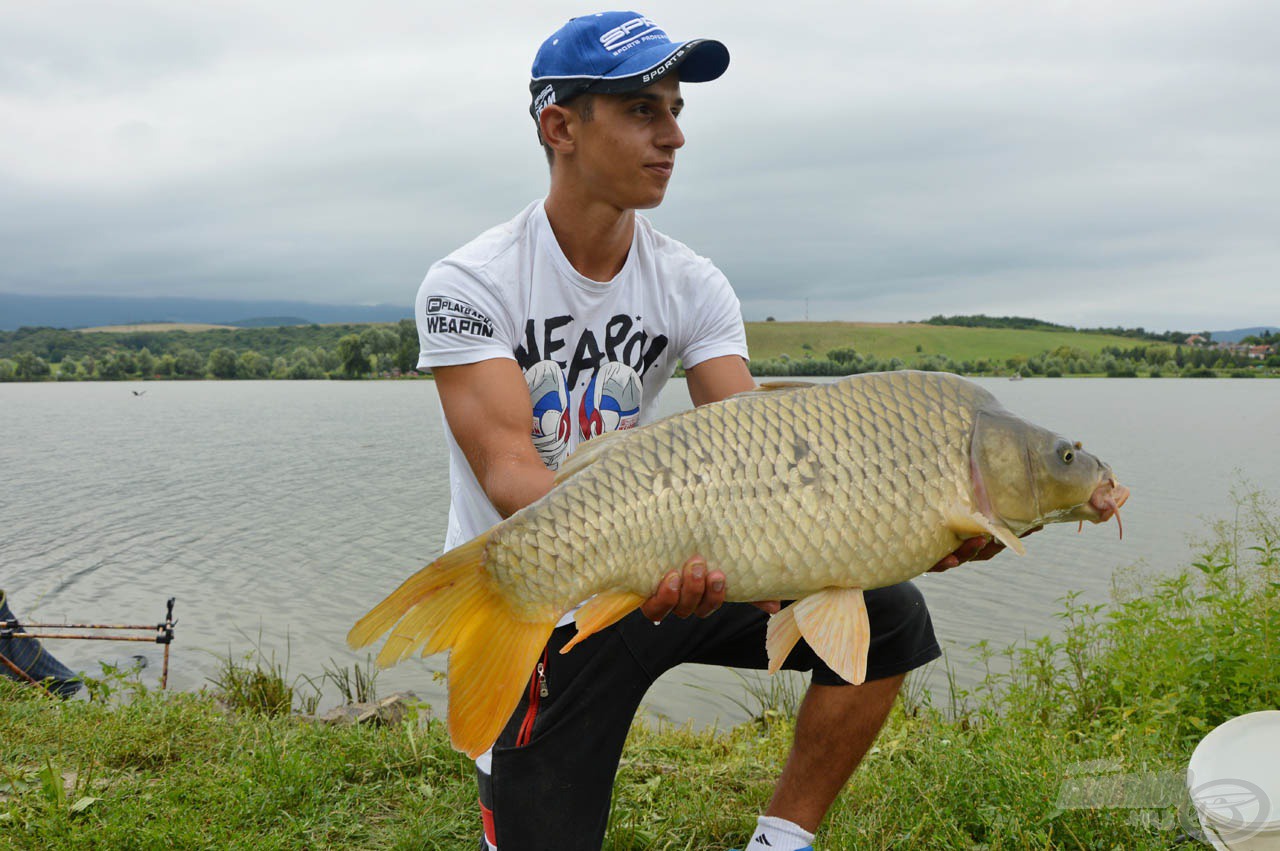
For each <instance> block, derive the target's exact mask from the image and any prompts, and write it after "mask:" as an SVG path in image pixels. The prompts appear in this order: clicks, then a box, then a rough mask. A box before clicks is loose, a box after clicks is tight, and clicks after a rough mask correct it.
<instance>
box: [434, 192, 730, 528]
mask: <svg viewBox="0 0 1280 851" xmlns="http://www.w3.org/2000/svg"><path fill="white" fill-rule="evenodd" d="M414 316H415V317H416V319H417V322H418V340H419V343H420V345H421V352H420V354H419V357H418V366H419V368H427V367H437V366H455V365H457V364H465V363H475V362H476V361H482V360H488V359H490V358H510V359H512V360H514V361H516V362H517V363H518V364H519V365H520V368H521V369H522V370H524V376H525V380H526V381H527V382H528V385H529V395H530V398H531V400H532V402H533V422H532V423H531V430H530V433H531V436H532V438H533V444H534V446H535V447H536V448H537V450H538V452H539V454H540V455H541V456H542V460H543V462H544V463H545V464H546V465H547V467H549V468H550V469H552V470H555V469H558V468H559V466H560V465H561V463H563V461H564V459H565V457H566V456H568V454H569V453H570V452H572V451H573V449H574V448H575V447H576V446H577V445H578V444H579V443H581V442H582V441H583V440H588V439H590V438H592V437H594V436H596V435H598V434H601V433H603V432H606V431H613V430H614V429H624V428H634V427H635V426H637V425H643V424H645V423H647V422H650V421H652V420H653V419H654V418H655V412H656V411H657V401H658V394H659V392H661V390H662V388H663V386H664V385H665V384H666V383H667V379H669V378H670V377H671V373H672V372H673V371H674V370H675V367H676V362H677V361H680V362H681V363H683V365H684V366H685V367H686V368H688V367H692V366H695V365H697V364H698V363H700V362H702V361H704V360H707V359H709V358H714V357H721V356H723V355H739V356H741V357H744V358H745V357H746V356H747V341H746V333H745V331H744V329H743V325H742V310H741V306H740V305H739V303H738V298H737V296H735V295H734V293H733V290H732V288H731V287H730V286H729V282H728V280H726V279H725V276H724V275H723V274H722V273H721V272H720V270H719V269H717V268H716V267H715V266H714V265H713V264H712V263H711V261H710V260H708V259H707V258H705V257H700V256H698V255H697V254H695V253H693V251H691V250H690V249H689V248H688V247H686V246H684V245H682V244H681V243H679V242H676V241H675V240H673V239H670V238H668V237H666V236H664V235H662V234H660V233H658V232H657V231H656V230H654V229H653V227H652V226H651V225H650V224H649V222H648V221H647V220H645V219H644V218H643V217H641V216H636V226H635V236H634V237H633V239H632V242H631V250H630V251H629V252H628V254H627V260H626V263H625V264H624V265H623V267H622V271H620V272H618V274H617V276H616V277H615V278H614V279H613V280H612V281H608V282H607V283H601V282H599V281H593V280H591V279H589V278H586V277H583V276H582V275H581V274H579V273H578V272H577V270H575V269H574V268H573V266H572V265H571V264H570V263H569V261H568V259H567V258H566V257H565V256H564V252H563V251H561V250H560V244H559V243H558V242H557V241H556V237H555V233H554V232H553V231H552V230H551V225H550V223H549V222H548V221H547V214H546V210H545V209H544V208H543V203H542V201H535V202H534V203H532V204H530V205H529V206H528V207H526V208H525V209H524V210H523V211H521V212H520V214H519V215H518V216H516V217H515V218H514V219H512V220H511V221H509V222H507V223H506V224H503V225H499V226H498V227H496V228H493V229H491V230H488V231H486V232H484V233H482V234H481V235H480V236H479V237H477V238H476V239H474V240H472V241H471V242H469V243H467V244H466V245H464V246H463V247H462V248H459V249H458V250H457V251H455V252H453V253H452V254H450V255H449V256H448V257H446V258H444V259H443V260H441V261H440V262H438V263H436V264H435V265H434V266H432V267H431V269H430V271H428V272H427V277H426V278H425V279H424V280H423V282H422V286H421V287H419V288H418V298H417V303H416V304H415V306H414ZM444 431H445V439H446V440H447V441H448V444H449V480H450V483H451V484H450V488H451V494H450V497H451V499H450V507H449V530H448V533H447V535H446V537H445V549H446V550H448V549H452V548H453V547H456V546H458V545H459V544H462V543H465V542H467V541H469V540H471V539H472V538H474V537H475V536H476V535H479V534H480V533H482V532H484V531H485V530H487V529H488V528H489V527H490V526H492V525H493V524H495V523H497V522H498V521H499V520H501V519H502V517H501V515H499V514H498V511H497V509H495V508H494V507H493V504H492V503H491V502H489V498H488V497H487V496H486V495H485V493H484V490H483V489H481V487H480V483H479V482H478V481H477V480H476V477H475V474H474V473H472V471H471V466H470V465H469V464H468V463H467V459H466V456H465V455H463V454H462V450H461V449H459V448H458V442H457V441H456V440H454V437H453V432H451V431H450V430H449V423H448V420H445V423H444Z"/></svg>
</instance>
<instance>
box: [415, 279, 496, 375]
mask: <svg viewBox="0 0 1280 851" xmlns="http://www.w3.org/2000/svg"><path fill="white" fill-rule="evenodd" d="M413 314H414V318H415V319H416V320H417V323H418V348H419V351H418V368H419V369H427V368H430V367H436V366H456V365H458V364H464V363H475V362H477V361H482V360H489V359H491V358H508V359H511V360H514V359H515V355H514V352H515V346H514V344H513V342H512V340H513V332H512V329H511V320H510V317H509V316H508V312H507V310H506V308H505V307H504V306H503V300H502V298H501V297H500V295H499V293H498V292H497V291H496V288H495V287H493V286H492V285H491V284H490V283H489V282H488V281H486V280H484V279H482V278H480V277H478V276H476V275H475V274H473V273H472V272H471V271H469V270H467V269H464V268H461V267H460V266H458V265H456V264H454V263H451V262H449V261H441V262H440V263H437V264H435V265H434V266H432V267H431V270H430V271H429V272H427V277H426V278H425V279H424V280H423V281H422V286H421V287H419V288H418V298H417V300H416V302H415V304H414V309H413Z"/></svg>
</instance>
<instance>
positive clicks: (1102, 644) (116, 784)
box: [0, 497, 1280, 851]
mask: <svg viewBox="0 0 1280 851" xmlns="http://www.w3.org/2000/svg"><path fill="white" fill-rule="evenodd" d="M1117 587H1118V588H1121V589H1127V590H1121V591H1118V592H1117V597H1116V599H1115V601H1114V602H1113V603H1112V604H1111V605H1110V606H1107V607H1102V606H1094V605H1085V604H1083V603H1082V602H1080V601H1079V600H1078V599H1077V598H1074V597H1070V596H1069V597H1067V598H1065V599H1064V601H1063V608H1062V613H1061V618H1062V629H1061V630H1060V631H1059V633H1060V634H1061V636H1062V637H1061V638H1059V639H1051V638H1041V639H1037V640H1032V641H1028V642H1026V643H1024V644H1022V645H1019V646H1015V647H1009V648H1005V649H1002V650H989V651H988V652H987V654H986V658H987V660H988V663H989V670H988V675H987V677H986V679H985V680H984V681H983V682H982V683H981V684H980V685H979V686H978V687H976V688H974V689H973V690H971V691H968V692H958V693H956V694H955V695H954V696H953V697H952V698H951V699H950V700H949V701H947V705H946V706H945V707H942V706H936V705H933V703H932V702H931V700H930V696H929V695H928V694H927V693H925V692H922V691H921V690H919V689H915V688H912V689H908V690H907V692H906V694H907V697H906V698H904V699H903V700H900V701H899V705H898V706H897V707H896V708H895V711H894V712H893V714H892V715H891V717H890V720H889V722H888V724H887V725H886V727H885V729H884V730H883V731H882V732H881V735H880V737H879V739H878V740H877V742H876V745H875V747H874V748H873V749H872V751H871V753H870V754H869V755H868V757H867V759H866V761H865V762H864V764H863V766H862V767H861V768H860V769H859V770H858V772H857V773H856V774H855V775H854V779H853V781H852V782H851V783H850V785H849V787H848V788H847V789H846V791H845V792H844V794H842V795H841V796H840V798H839V799H838V800H837V802H836V805H835V807H834V808H833V809H832V811H831V813H830V814H829V817H828V819H827V821H826V822H825V823H824V825H823V828H822V830H821V832H820V833H819V837H818V844H817V847H819V848H822V849H926V848H927V849H953V848H954V849H961V848H963V849H1005V848H1008V849H1027V848H1080V849H1112V848H1115V849H1151V850H1152V851H1154V849H1165V848H1169V847H1171V846H1173V845H1175V844H1176V843H1177V842H1178V841H1179V838H1180V836H1181V835H1182V834H1183V832H1184V830H1185V828H1186V825H1187V824H1188V823H1189V822H1188V821H1187V819H1186V815H1187V812H1188V811H1187V809H1186V805H1187V799H1186V796H1185V794H1184V793H1180V792H1179V784H1180V783H1181V778H1182V776H1183V772H1184V771H1185V766H1186V763H1187V760H1188V758H1189V756H1190V754H1191V751H1192V750H1193V748H1194V747H1195V744H1196V742H1197V741H1198V740H1199V739H1200V738H1201V737H1202V736H1203V735H1204V734H1205V732H1207V731H1208V730H1210V729H1212V728H1213V727H1214V726H1216V725H1217V724H1220V723H1222V722H1223V721H1225V720H1227V719H1228V718H1231V717H1233V716H1235V715H1238V714H1242V713H1245V712H1249V711H1253V710H1257V709H1268V708H1274V707H1276V706H1277V705H1280V682H1278V681H1277V678H1276V676H1275V672H1276V670H1277V667H1278V666H1280V658H1278V655H1277V654H1278V653H1280V649H1278V648H1280V515H1278V514H1277V513H1276V511H1275V509H1274V507H1273V506H1270V505H1269V504H1268V503H1266V502H1265V501H1263V500H1261V499H1260V498H1258V497H1250V498H1248V499H1245V500H1244V501H1242V503H1241V508H1240V512H1239V514H1238V516H1237V517H1236V518H1233V519H1232V521H1231V522H1227V523H1223V524H1221V525H1220V527H1219V528H1218V530H1217V532H1216V534H1215V536H1214V537H1213V539H1212V540H1211V541H1209V542H1207V543H1206V544H1204V545H1203V546H1201V547H1200V548H1199V549H1198V550H1197V551H1196V553H1195V554H1194V555H1193V556H1192V557H1191V558H1190V559H1189V563H1188V564H1187V565H1186V566H1185V568H1184V570H1183V571H1182V572H1180V573H1177V574H1175V575H1173V576H1171V577H1164V578H1153V577H1147V576H1141V575H1139V574H1136V573H1125V574H1123V575H1121V576H1120V577H1118V581H1117ZM266 667H267V671H268V673H270V672H271V671H272V670H275V666H274V665H273V664H271V663H270V662H269V661H268V662H267V664H266ZM115 691H116V693H117V694H123V693H124V692H125V691H128V689H125V688H123V687H118V688H116V689H115ZM132 692H133V693H132V697H131V699H129V700H127V701H126V702H118V701H116V702H111V701H105V702H104V701H102V700H97V701H94V702H84V701H73V702H68V703H62V702H58V701H56V700H52V699H49V698H46V697H42V696H40V695H39V694H38V693H37V692H35V691H34V690H30V689H27V688H25V687H22V686H18V685H16V684H9V683H8V682H7V681H5V680H0V848H3V849H10V848H13V849H45V848H77V849H79V848H87V849H95V848H100V849H114V848H171V847H176V848H246V849H248V848H254V849H258V848H265V849H295V848H296V849H304V848H306V849H309V848H326V847H332V848H404V849H409V848H418V849H421V848H426V849H469V848H471V847H473V845H474V843H475V842H476V839H477V837H478V830H479V827H478V819H477V817H476V814H475V788H474V780H473V774H472V771H473V769H472V766H471V763H470V761H469V760H467V759H466V758H465V757H463V756H461V755H460V754H457V753H455V752H454V751H453V750H451V749H450V747H449V746H448V740H447V736H446V732H445V730H444V728H443V724H442V723H441V722H440V721H439V720H435V719H433V718H432V717H431V716H430V713H429V712H428V711H425V710H423V711H421V712H418V713H417V714H416V715H413V716H411V717H410V718H409V719H407V720H406V721H405V722H403V723H401V724H399V725H396V726H391V727H384V728H369V727H347V728H331V727H321V726H317V725H315V724H313V723H311V722H307V721H304V720H301V719H299V718H298V717H296V716H288V715H276V716H273V715H265V714H262V713H261V712H243V713H237V712H229V711H227V710H224V709H222V708H221V707H222V706H223V705H224V704H222V703H220V702H219V701H218V700H217V699H215V696H214V695H213V694H211V693H199V694H190V693H188V694H161V693H156V692H154V691H152V692H147V691H145V690H139V689H133V690H132ZM794 697H795V695H794V693H792V692H791V691H789V690H788V689H786V688H779V689H769V688H761V689H759V690H758V691H757V692H756V694H755V699H756V700H757V701H759V704H760V712H759V717H758V719H757V720H756V721H753V722H750V723H747V724H743V725H741V726H739V727H737V728H735V729H733V730H730V731H728V732H718V733H717V732H694V731H691V730H689V729H685V728H673V727H669V726H662V727H658V728H654V727H649V726H644V725H637V726H636V728H635V729H634V730H633V733H632V735H631V737H630V739H629V741H628V744H627V748H626V751H625V754H624V759H623V763H622V766H621V768H620V771H619V775H618V781H617V784H616V786H615V792H614V807H613V813H612V816H611V822H610V826H609V833H608V838H607V840H606V843H605V847H606V848H608V849H611V851H622V849H686V851H693V850H694V849H698V851H708V849H710V850H711V851H723V849H726V848H732V847H738V848H740V847H742V844H743V843H744V842H745V841H746V839H747V838H748V837H749V835H750V831H751V828H752V827H753V825H754V819H755V815H756V813H758V812H760V811H761V809H762V808H763V807H764V805H765V803H766V801H767V800H768V797H769V794H770V791H771V788H772V783H773V778H774V776H775V775H776V773H777V771H778V769H779V767H780V766H781V764H782V761H783V760H784V758H785V755H786V751H787V748H788V746H789V743H790V739H791V733H792V729H793V728H792V721H791V718H790V716H789V715H788V714H787V713H786V712H785V711H778V710H777V707H775V706H772V705H771V704H774V703H777V704H778V705H780V706H781V705H786V704H789V703H793V702H794ZM1093 775H1099V776H1103V779H1104V781H1106V780H1107V779H1108V778H1110V783H1111V786H1110V788H1111V789H1112V790H1113V791H1112V793H1111V794H1110V797H1107V796H1105V795H1104V796H1103V798H1102V799H1095V800H1094V801H1093V805H1091V806H1081V800H1080V799H1079V798H1076V799H1073V798H1071V797H1070V795H1067V796H1066V797H1063V795H1064V790H1066V791H1068V792H1069V791H1070V790H1072V789H1075V788H1077V787H1079V786H1080V783H1081V781H1080V777H1082V776H1083V777H1086V778H1088V777H1090V776H1093ZM1146 778H1156V779H1157V780H1163V781H1164V783H1165V788H1166V790H1172V794H1169V795H1167V796H1165V798H1162V799H1150V800H1145V801H1143V800H1138V801H1137V802H1136V803H1137V804H1139V805H1140V806H1136V805H1135V802H1134V801H1133V800H1125V799H1124V794H1123V793H1124V789H1125V788H1128V789H1129V790H1130V792H1132V791H1133V790H1134V789H1138V790H1139V791H1141V788H1142V787H1141V784H1142V783H1143V782H1144V779H1146ZM1126 783H1128V784H1130V785H1129V786H1128V787H1125V785H1124V784H1126ZM1116 784H1119V785H1118V786H1117V785H1116ZM1134 784H1138V785H1136V786H1135V785H1134ZM1105 785H1106V784H1105V783H1104V786H1105ZM1117 788H1118V789H1119V790H1120V791H1119V792H1116V791H1114V790H1116V789H1117ZM1085 803H1088V802H1087V801H1086V802H1085ZM1191 847H1194V846H1191Z"/></svg>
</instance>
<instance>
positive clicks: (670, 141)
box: [658, 112, 684, 150]
mask: <svg viewBox="0 0 1280 851" xmlns="http://www.w3.org/2000/svg"><path fill="white" fill-rule="evenodd" d="M658 147H660V148H671V149H672V150H675V149H677V148H683V147H684V133H682V132H680V124H679V122H678V121H676V117H675V115H674V114H672V113H670V112H668V113H667V115H666V118H665V119H664V120H663V126H662V129H661V131H660V132H659V134H658Z"/></svg>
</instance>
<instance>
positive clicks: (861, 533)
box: [487, 373, 973, 612]
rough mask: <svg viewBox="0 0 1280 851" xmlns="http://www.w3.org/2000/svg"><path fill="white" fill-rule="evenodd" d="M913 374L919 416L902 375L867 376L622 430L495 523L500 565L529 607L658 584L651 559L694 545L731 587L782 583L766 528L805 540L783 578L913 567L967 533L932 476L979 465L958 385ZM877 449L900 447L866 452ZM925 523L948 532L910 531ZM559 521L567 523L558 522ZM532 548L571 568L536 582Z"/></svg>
mask: <svg viewBox="0 0 1280 851" xmlns="http://www.w3.org/2000/svg"><path fill="white" fill-rule="evenodd" d="M892 375H910V374H905V373H894V374H892ZM914 378H915V380H913V381H912V382H911V384H910V386H909V388H907V390H908V391H909V392H915V393H916V395H915V396H914V397H913V398H915V399H917V400H919V401H918V402H917V403H916V405H915V407H916V408H917V409H923V410H924V411H925V412H926V414H927V415H926V416H923V417H922V416H919V414H918V411H917V413H916V415H915V416H911V414H912V412H913V408H912V405H911V404H910V400H904V399H901V398H899V395H900V393H901V390H900V389H899V388H897V387H896V385H895V384H894V383H893V382H882V383H873V382H860V383H855V384H832V385H826V386H819V387H816V388H815V389H813V390H811V391H806V392H803V393H801V392H778V393H772V394H766V395H765V396H763V397H759V398H755V399H751V400H750V401H751V402H752V403H753V404H751V405H744V404H742V402H743V401H745V400H735V401H732V402H729V403H721V404H717V405H709V406H705V407H703V408H700V409H697V410H695V411H692V412H690V413H689V414H688V415H686V416H683V417H677V418H672V419H670V420H666V421H661V422H658V423H656V424H654V425H652V426H649V427H648V428H645V429H640V430H637V431H636V432H634V433H632V434H628V435H621V436H618V437H613V438H611V440H612V441H613V443H614V445H613V446H611V447H610V449H611V451H610V452H609V453H608V456H607V457H605V458H604V459H602V460H601V461H599V462H597V463H595V464H592V465H591V466H590V467H588V468H587V469H585V470H583V471H582V472H580V473H577V474H575V475H574V476H572V477H570V478H569V479H568V480H566V481H565V482H564V483H563V484H562V485H561V486H560V488H559V489H558V490H560V491H563V493H561V494H559V498H557V499H544V500H540V501H539V502H537V503H534V504H533V505H531V506H529V507H528V508H526V509H524V511H523V512H522V514H527V516H528V517H527V520H526V522H525V523H523V524H520V525H519V527H518V528H519V529H520V530H522V531H521V532H520V533H517V534H515V535H513V536H511V540H510V541H508V540H507V538H506V536H503V535H495V537H494V538H493V539H492V540H491V542H490V545H489V550H488V552H487V559H488V562H489V569H490V572H491V574H492V576H493V578H494V579H495V580H496V581H497V582H498V583H499V584H500V585H502V586H504V587H507V588H509V589H510V590H511V591H512V593H513V594H519V595H521V596H522V597H523V598H524V601H525V604H526V605H527V606H528V609H529V611H530V612H532V611H534V610H539V609H543V608H544V607H545V608H546V609H547V610H555V609H558V610H560V611H563V610H565V609H567V608H570V607H572V606H573V605H575V604H577V603H578V602H581V601H582V600H583V599H584V598H586V597H588V596H590V594H591V593H594V592H597V591H599V590H600V589H601V588H613V589H625V590H629V591H633V592H635V593H638V594H644V595H645V596H648V594H650V593H652V591H653V588H654V586H655V585H656V583H657V580H658V579H659V578H661V574H658V575H655V574H654V570H653V565H655V564H658V565H663V566H670V565H677V564H679V563H680V562H681V561H683V560H684V559H685V558H687V557H688V556H689V555H690V554H692V553H693V552H698V553H701V554H702V555H703V556H705V557H706V559H707V561H708V566H709V567H710V568H719V569H721V570H723V571H724V572H725V573H726V575H727V576H728V593H727V597H728V599H730V600H754V599H765V598H767V597H769V596H776V589H777V586H778V584H779V583H778V579H777V577H776V575H775V574H776V573H777V571H778V569H779V567H780V564H779V562H780V560H781V553H779V552H776V551H774V548H772V547H769V548H766V547H761V546H758V545H757V542H759V541H761V540H766V541H770V542H772V541H775V540H788V539H789V540H792V541H793V542H794V543H795V544H798V547H796V548H794V549H793V552H792V553H791V556H792V558H791V559H789V560H788V563H787V564H786V565H785V569H786V571H787V577H786V582H785V585H786V590H797V591H798V590H800V589H809V590H812V589H814V588H822V587H826V586H827V585H833V584H840V585H844V586H857V587H863V588H874V587H880V586H882V585H888V584H892V583H894V582H897V581H901V580H902V579H905V578H909V577H910V576H912V575H915V574H916V573H918V572H919V570H918V563H919V559H920V558H922V557H926V556H928V555H931V554H934V553H937V554H938V557H941V555H945V554H946V553H947V552H950V550H951V549H953V548H954V544H955V542H956V537H955V535H954V534H952V533H950V532H947V531H946V530H945V529H944V528H943V526H944V518H943V517H942V515H941V514H940V513H939V512H938V511H937V510H936V509H935V510H932V511H931V510H930V506H929V504H933V505H936V504H937V503H938V502H939V500H940V499H941V498H942V497H943V496H944V495H946V494H945V488H941V487H935V486H930V485H929V483H930V482H937V481H940V480H941V479H943V478H944V477H948V476H949V477H950V478H951V479H953V480H956V481H958V480H959V478H960V477H961V474H962V473H967V467H968V439H967V432H968V430H969V429H971V428H972V423H973V417H972V406H970V408H969V409H968V410H966V409H964V408H962V407H961V404H962V399H961V397H960V396H959V394H956V393H945V392H941V390H942V388H940V387H939V384H940V382H938V381H936V380H933V379H930V378H929V377H927V376H926V375H923V374H922V375H921V376H918V377H914ZM895 390H897V391H898V392H895ZM921 391H923V392H921ZM947 431H952V432H955V434H952V435H948V434H947V433H946V432H947ZM713 437H714V439H713ZM691 438H692V439H691ZM938 446H945V447H948V451H947V452H945V453H942V454H939V453H938V452H937V449H936V447H938ZM926 447H929V450H928V451H927V452H926V451H925V448H926ZM876 458H887V459H889V460H890V461H891V462H892V463H890V464H889V465H885V466H881V465H879V464H876V463H874V461H869V460H868V459H876ZM850 462H852V463H850ZM770 465H772V474H771V475H766V476H762V475H761V471H764V470H767V469H768V468H769V467H770ZM827 470H839V471H840V474H839V475H830V474H826V473H824V471H827ZM966 477H967V476H966ZM953 491H954V495H955V496H956V497H957V498H958V499H961V500H963V501H966V502H967V499H966V498H965V494H962V493H961V489H960V488H959V487H956V488H954V489H953ZM669 494H679V501H678V502H676V501H673V500H672V499H671V498H670V496H669ZM868 494H870V495H871V497H870V498H867V495H868ZM907 495H914V496H915V497H916V499H915V500H909V499H906V498H905V497H906V496H907ZM916 502H919V503H921V504H920V505H916V504H915V503H916ZM926 503H929V504H926ZM592 506H599V507H601V508H600V509H597V510H595V511H592V510H591V507H592ZM908 520H909V521H910V522H907V521H908ZM528 521H532V522H528ZM922 521H924V522H922ZM508 522H510V521H508ZM928 526H933V527H936V533H935V534H914V535H912V534H909V532H910V530H911V528H912V527H915V528H921V527H928ZM547 529H555V530H556V532H555V534H554V535H553V536H550V537H548V535H547V534H546V530H547ZM841 529H845V530H847V531H848V532H850V533H851V534H840V533H839V531H838V530H841ZM524 530H528V531H524ZM681 530H683V531H684V534H681ZM673 532H674V533H675V534H672V533H673ZM533 551H536V552H538V553H539V554H546V553H550V554H553V557H552V558H551V559H546V558H541V557H540V558H538V559H537V561H538V562H539V564H540V567H541V568H542V569H543V570H547V569H549V570H550V571H551V572H552V575H555V576H556V578H557V580H559V581H557V582H554V583H552V582H546V581H538V582H532V583H531V582H530V577H529V575H528V572H527V571H526V570H523V569H522V566H524V565H526V564H527V562H528V554H529V553H530V552H533ZM570 552H572V553H576V554H577V555H576V557H575V563H576V564H577V565H578V567H577V570H576V571H575V574H574V575H573V576H571V577H565V576H564V575H563V573H562V572H560V571H556V570H555V564H556V563H563V562H564V561H565V560H566V559H567V558H568V557H569V553H570Z"/></svg>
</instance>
